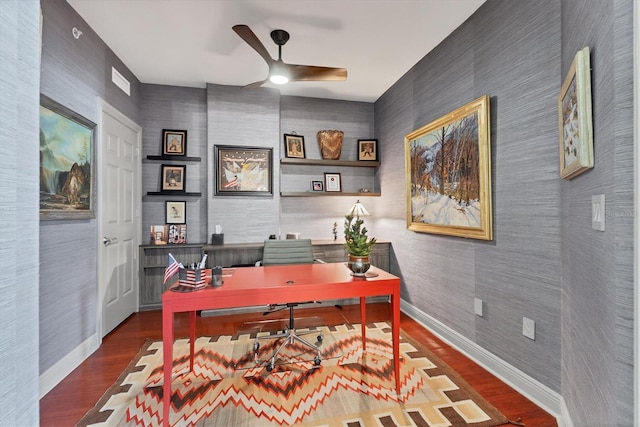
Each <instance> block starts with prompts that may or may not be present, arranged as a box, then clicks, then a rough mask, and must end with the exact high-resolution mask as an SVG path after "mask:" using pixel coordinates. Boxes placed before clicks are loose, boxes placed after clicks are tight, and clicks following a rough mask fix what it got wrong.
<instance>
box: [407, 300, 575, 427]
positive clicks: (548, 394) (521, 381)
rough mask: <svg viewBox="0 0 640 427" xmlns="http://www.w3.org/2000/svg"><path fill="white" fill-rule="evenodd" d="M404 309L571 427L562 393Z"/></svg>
mask: <svg viewBox="0 0 640 427" xmlns="http://www.w3.org/2000/svg"><path fill="white" fill-rule="evenodd" d="M400 306H401V309H402V311H403V312H404V313H405V314H407V315H408V316H409V317H411V318H413V319H414V320H415V321H417V322H418V323H420V324H422V326H424V327H425V328H427V329H429V330H430V331H431V332H433V333H434V334H435V335H436V336H438V337H439V338H440V339H442V340H443V341H445V342H446V343H447V344H449V345H451V346H452V347H454V348H455V349H457V350H458V351H460V352H461V353H463V354H464V355H466V356H467V357H469V358H470V359H472V360H473V361H474V362H476V363H477V364H479V365H480V366H482V367H483V368H485V369H486V370H487V371H489V372H491V373H492V374H493V375H495V376H497V377H498V378H500V379H501V380H502V381H504V382H505V383H507V384H509V385H510V386H511V387H513V388H514V389H515V390H517V391H518V392H519V393H520V394H522V395H524V396H525V397H527V398H528V399H529V400H531V401H532V402H534V403H535V404H536V405H538V406H540V407H541V408H542V409H544V410H545V411H547V412H548V413H550V414H551V415H553V416H554V417H555V418H556V420H558V425H560V426H566V427H571V424H564V423H561V422H560V419H559V416H560V402H561V399H562V397H561V396H560V395H559V394H558V393H556V392H555V391H553V390H551V389H550V388H549V387H547V386H545V385H544V384H542V383H540V382H539V381H538V380H536V379H534V378H532V377H530V376H529V375H527V374H525V373H524V372H522V371H520V370H518V369H516V368H515V367H513V366H511V365H509V364H508V363H507V362H505V361H504V360H502V359H500V358H498V357H497V356H495V355H494V354H492V353H490V352H488V351H487V350H485V349H484V348H482V347H480V346H479V345H478V344H476V343H474V342H473V341H471V340H469V339H468V338H466V337H464V336H463V335H461V334H459V333H458V332H456V331H454V330H453V329H451V328H449V327H448V326H446V325H444V324H443V323H441V322H439V321H438V320H436V319H434V318H433V317H431V316H429V315H428V314H426V313H425V312H423V311H421V310H419V309H418V308H416V307H414V306H413V305H411V304H409V303H408V302H406V301H404V300H401V301H400Z"/></svg>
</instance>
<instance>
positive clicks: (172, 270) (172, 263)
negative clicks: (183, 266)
mask: <svg viewBox="0 0 640 427" xmlns="http://www.w3.org/2000/svg"><path fill="white" fill-rule="evenodd" d="M179 269H180V264H178V261H176V259H175V258H174V257H173V255H171V254H169V257H168V259H167V269H166V270H165V271H164V281H163V282H162V284H165V283H167V280H169V279H171V277H172V276H173V275H174V274H176V272H177V271H178V270H179Z"/></svg>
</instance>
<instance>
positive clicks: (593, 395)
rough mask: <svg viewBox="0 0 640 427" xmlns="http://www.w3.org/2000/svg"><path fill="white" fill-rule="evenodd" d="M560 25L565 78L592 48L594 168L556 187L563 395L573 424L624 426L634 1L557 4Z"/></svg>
mask: <svg viewBox="0 0 640 427" xmlns="http://www.w3.org/2000/svg"><path fill="white" fill-rule="evenodd" d="M562 29H563V31H562V74H563V75H564V74H565V73H566V72H567V70H568V68H569V66H570V65H571V61H572V60H573V57H574V55H575V52H576V51H578V50H579V49H581V48H582V47H584V46H589V48H590V51H591V69H592V71H591V85H592V97H593V137H594V164H595V166H594V168H593V170H591V171H589V172H586V173H584V174H583V175H581V176H579V177H577V178H575V179H573V180H572V181H570V182H563V183H562V186H561V198H560V200H561V206H562V265H563V274H562V307H563V312H562V325H561V329H562V367H563V369H562V392H563V396H564V398H565V402H566V404H567V407H568V409H569V411H570V412H571V415H572V419H573V422H574V425H576V426H613V425H616V426H631V425H633V422H634V421H633V411H634V408H633V383H632V381H631V380H632V378H633V233H631V230H632V229H633V218H634V211H633V199H634V196H633V177H634V175H633V174H634V172H633V157H634V149H633V58H632V53H633V4H632V1H631V0H613V1H597V0H591V1H583V0H568V1H563V3H562ZM596 194H604V195H605V203H606V216H605V227H606V230H605V232H599V231H594V230H591V227H590V220H591V217H590V201H591V195H596ZM637 368H638V367H636V369H637ZM635 410H636V411H638V408H635Z"/></svg>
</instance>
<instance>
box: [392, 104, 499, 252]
mask: <svg viewBox="0 0 640 427" xmlns="http://www.w3.org/2000/svg"><path fill="white" fill-rule="evenodd" d="M489 129H490V126H489V96H487V95H484V96H482V97H480V98H478V99H476V100H474V101H471V102H469V103H468V104H466V105H464V106H463V107H460V108H458V109H457V110H455V111H453V112H451V113H448V114H446V115H444V116H442V117H440V118H439V119H437V120H435V121H434V122H432V123H429V124H428V125H426V126H423V127H421V128H420V129H418V130H416V131H413V132H412V133H410V134H408V135H407V136H405V138H404V141H405V164H406V165H407V168H406V171H405V173H406V183H407V184H406V185H407V187H406V194H407V196H406V197H407V228H408V229H409V230H412V231H417V232H421V233H435V234H446V235H450V236H457V237H468V238H474V239H481V240H492V239H493V232H492V214H491V137H490V130H489Z"/></svg>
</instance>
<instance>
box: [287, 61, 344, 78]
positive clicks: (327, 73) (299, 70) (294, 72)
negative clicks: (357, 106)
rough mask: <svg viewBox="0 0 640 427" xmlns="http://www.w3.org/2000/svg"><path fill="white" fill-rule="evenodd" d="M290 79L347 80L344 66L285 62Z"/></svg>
mask: <svg viewBox="0 0 640 427" xmlns="http://www.w3.org/2000/svg"><path fill="white" fill-rule="evenodd" d="M287 65H288V68H289V70H290V74H291V80H296V81H329V80H331V81H338V80H347V69H346V68H332V67H317V66H314V65H295V64H287Z"/></svg>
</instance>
